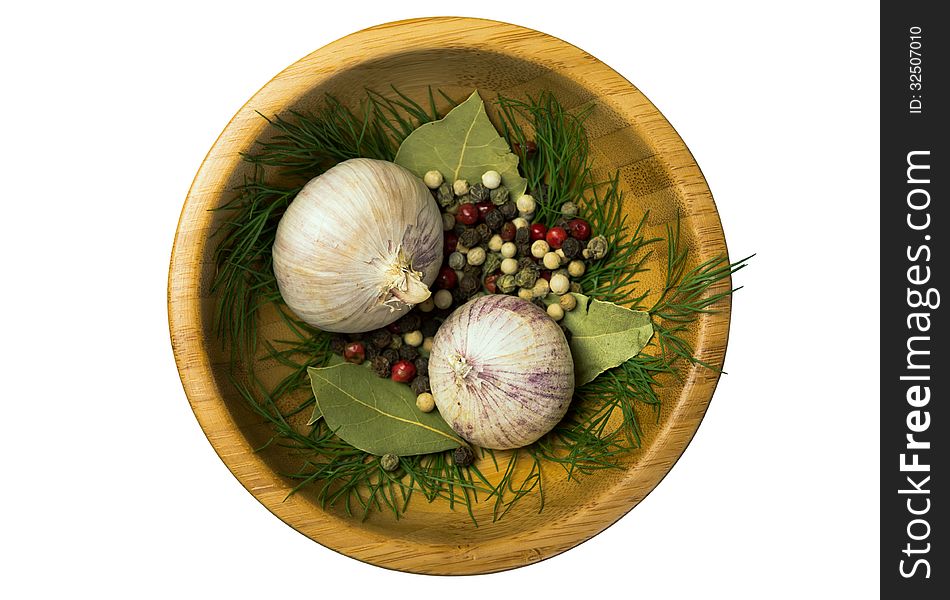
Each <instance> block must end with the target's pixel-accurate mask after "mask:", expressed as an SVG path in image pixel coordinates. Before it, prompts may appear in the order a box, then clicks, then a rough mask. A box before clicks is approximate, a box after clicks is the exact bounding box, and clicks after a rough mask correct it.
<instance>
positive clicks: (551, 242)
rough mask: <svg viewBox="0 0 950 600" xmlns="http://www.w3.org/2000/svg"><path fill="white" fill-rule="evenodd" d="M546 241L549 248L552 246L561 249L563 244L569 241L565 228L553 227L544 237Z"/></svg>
mask: <svg viewBox="0 0 950 600" xmlns="http://www.w3.org/2000/svg"><path fill="white" fill-rule="evenodd" d="M544 239H545V241H546V242H547V243H548V246H551V247H552V248H554V249H555V250H557V249H558V248H560V247H561V244H563V243H564V240H566V239H567V230H566V229H564V228H563V227H552V228H551V229H549V230H548V233H547V235H545V236H544Z"/></svg>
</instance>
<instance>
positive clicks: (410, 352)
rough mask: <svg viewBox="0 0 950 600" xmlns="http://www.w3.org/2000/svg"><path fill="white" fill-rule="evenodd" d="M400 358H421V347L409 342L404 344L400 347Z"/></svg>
mask: <svg viewBox="0 0 950 600" xmlns="http://www.w3.org/2000/svg"><path fill="white" fill-rule="evenodd" d="M399 358H400V360H416V359H417V358H419V349H418V348H416V347H415V346H410V345H409V344H403V345H402V346H400V347H399Z"/></svg>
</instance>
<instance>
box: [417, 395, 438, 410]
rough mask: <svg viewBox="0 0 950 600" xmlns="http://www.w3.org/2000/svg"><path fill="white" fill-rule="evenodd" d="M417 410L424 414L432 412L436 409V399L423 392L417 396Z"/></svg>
mask: <svg viewBox="0 0 950 600" xmlns="http://www.w3.org/2000/svg"><path fill="white" fill-rule="evenodd" d="M416 408H418V409H419V410H421V411H422V412H424V413H427V412H432V411H433V409H435V398H433V397H432V394H430V393H429V392H422V393H421V394H419V395H418V396H416Z"/></svg>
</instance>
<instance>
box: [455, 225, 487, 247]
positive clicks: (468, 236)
mask: <svg viewBox="0 0 950 600" xmlns="http://www.w3.org/2000/svg"><path fill="white" fill-rule="evenodd" d="M481 241H482V235H481V234H480V233H479V232H478V230H476V229H475V228H473V227H467V228H466V229H465V231H463V232H462V233H461V234H459V244H461V245H463V246H465V247H466V248H474V247H475V246H477V245H478V243H479V242H481Z"/></svg>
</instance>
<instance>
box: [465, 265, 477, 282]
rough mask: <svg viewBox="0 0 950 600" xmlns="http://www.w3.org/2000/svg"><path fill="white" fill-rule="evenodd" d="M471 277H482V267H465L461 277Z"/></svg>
mask: <svg viewBox="0 0 950 600" xmlns="http://www.w3.org/2000/svg"><path fill="white" fill-rule="evenodd" d="M466 275H471V276H472V277H475V278H476V279H477V278H479V277H481V276H482V267H481V266H480V265H465V268H464V269H462V276H463V277H464V276H466Z"/></svg>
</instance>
